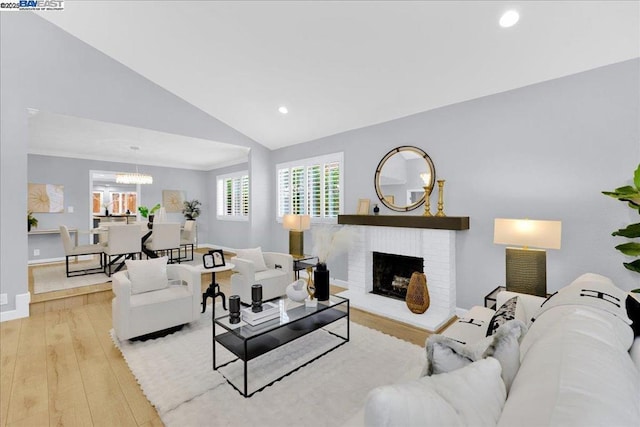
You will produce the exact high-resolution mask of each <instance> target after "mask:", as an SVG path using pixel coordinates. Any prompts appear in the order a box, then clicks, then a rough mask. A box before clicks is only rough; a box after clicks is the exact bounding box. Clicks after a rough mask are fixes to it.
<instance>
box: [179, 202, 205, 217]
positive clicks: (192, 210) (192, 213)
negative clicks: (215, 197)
mask: <svg viewBox="0 0 640 427" xmlns="http://www.w3.org/2000/svg"><path fill="white" fill-rule="evenodd" d="M183 204H184V208H182V214H183V215H184V217H185V218H186V219H187V220H188V221H189V220H195V219H196V218H197V217H198V216H200V205H202V203H200V202H199V201H198V200H197V199H193V200H185V201H184V203H183Z"/></svg>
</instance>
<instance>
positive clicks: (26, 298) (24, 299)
mask: <svg viewBox="0 0 640 427" xmlns="http://www.w3.org/2000/svg"><path fill="white" fill-rule="evenodd" d="M15 301H16V309H15V310H8V311H2V312H0V322H6V321H9V320H16V319H22V318H23V317H29V302H31V294H30V293H29V292H27V293H26V294H18V295H16V298H15Z"/></svg>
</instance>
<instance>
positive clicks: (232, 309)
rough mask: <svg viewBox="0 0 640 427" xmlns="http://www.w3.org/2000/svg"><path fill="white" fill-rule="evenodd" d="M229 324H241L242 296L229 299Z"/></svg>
mask: <svg viewBox="0 0 640 427" xmlns="http://www.w3.org/2000/svg"><path fill="white" fill-rule="evenodd" d="M229 323H240V296H239V295H231V296H230V297H229Z"/></svg>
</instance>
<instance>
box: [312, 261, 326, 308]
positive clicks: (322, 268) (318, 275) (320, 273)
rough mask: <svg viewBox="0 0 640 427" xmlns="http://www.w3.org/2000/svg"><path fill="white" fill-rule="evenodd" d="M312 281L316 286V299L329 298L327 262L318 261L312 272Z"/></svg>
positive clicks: (323, 299)
mask: <svg viewBox="0 0 640 427" xmlns="http://www.w3.org/2000/svg"><path fill="white" fill-rule="evenodd" d="M313 281H314V284H315V287H316V299H317V300H318V301H327V300H329V270H327V264H325V263H324V262H319V263H318V264H316V270H315V271H314V272H313Z"/></svg>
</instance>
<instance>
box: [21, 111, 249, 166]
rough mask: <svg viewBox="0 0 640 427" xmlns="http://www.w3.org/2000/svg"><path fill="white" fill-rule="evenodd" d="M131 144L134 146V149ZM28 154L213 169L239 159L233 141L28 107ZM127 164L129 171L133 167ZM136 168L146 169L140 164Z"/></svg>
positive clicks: (244, 155) (241, 153) (240, 151)
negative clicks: (195, 136) (179, 133)
mask: <svg viewBox="0 0 640 427" xmlns="http://www.w3.org/2000/svg"><path fill="white" fill-rule="evenodd" d="M131 147H138V150H132V149H131ZM29 153H31V154H42V155H46V156H59V157H73V158H82V159H92V160H105V161H111V162H123V163H133V164H138V165H155V166H166V167H174V168H181V169H196V170H211V169H216V168H220V167H224V166H229V165H234V164H238V163H243V162H246V161H247V160H248V153H249V149H248V148H246V147H240V146H237V145H231V144H223V143H221V142H215V141H208V140H205V139H198V138H191V137H186V136H181V135H173V134H169V133H163V132H157V131H154V130H149V129H141V128H135V127H131V126H124V125H119V124H114V123H106V122H100V121H96V120H89V119H83V118H79V117H72V116H65V115H62V114H53V113H49V112H46V111H38V110H30V114H29ZM133 171H134V170H133V169H131V171H129V172H133ZM140 172H144V169H143V168H141V169H140Z"/></svg>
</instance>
